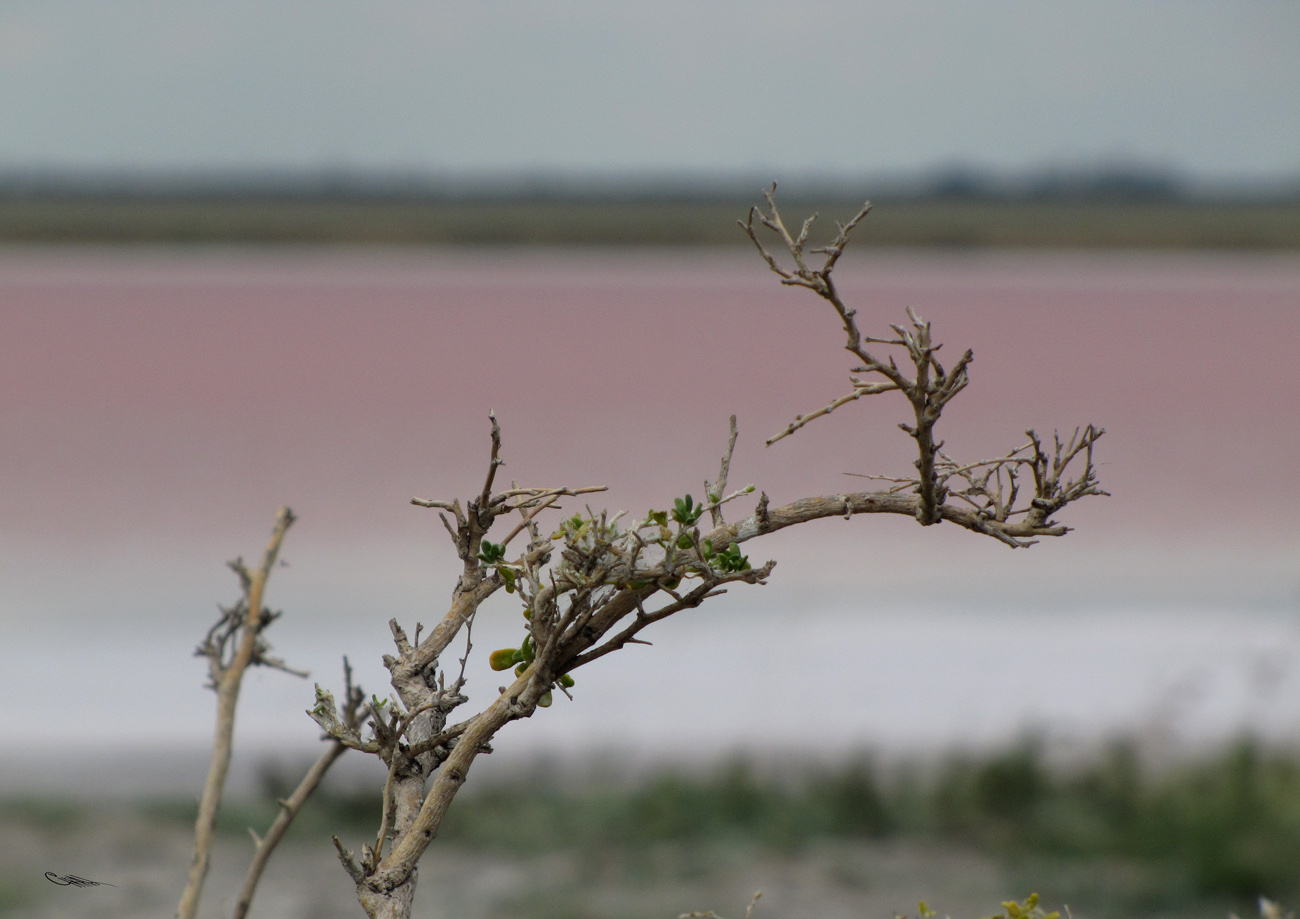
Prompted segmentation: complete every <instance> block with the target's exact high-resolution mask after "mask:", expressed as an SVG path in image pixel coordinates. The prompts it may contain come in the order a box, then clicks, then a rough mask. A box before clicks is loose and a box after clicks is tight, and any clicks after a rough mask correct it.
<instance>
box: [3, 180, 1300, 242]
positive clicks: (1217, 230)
mask: <svg viewBox="0 0 1300 919" xmlns="http://www.w3.org/2000/svg"><path fill="white" fill-rule="evenodd" d="M760 202H761V195H760V193H759V190H758V189H755V193H754V195H753V196H752V198H745V199H742V198H736V199H735V200H671V199H667V200H661V199H650V200H621V201H617V200H616V201H601V200H588V199H576V200H564V199H551V198H541V199H526V198H525V199H518V200H516V199H489V200H484V201H461V200H455V201H438V200H428V199H410V200H403V199H391V200H385V199H378V200H376V199H365V198H343V199H337V200H331V199H328V198H325V199H321V198H300V197H288V198H279V199H277V198H274V197H220V196H215V197H207V198H204V197H195V198H166V197H148V196H144V197H129V196H119V197H113V196H102V197H95V196H86V197H35V198H25V197H4V198H0V242H8V243H68V242H81V243H86V242H94V243H347V244H356V243H360V244H395V245H401V244H418V245H615V246H618V245H748V242H747V240H746V239H745V236H744V234H743V233H742V232H741V231H740V229H739V228H738V227H737V226H736V220H737V219H739V218H742V217H744V216H745V214H746V213H747V212H748V209H749V207H750V205H751V204H756V203H760ZM860 203H861V202H860V201H859V200H848V199H845V200H816V201H813V200H802V201H801V200H796V199H793V198H791V199H788V200H785V201H783V202H782V207H783V210H784V211H785V212H786V213H787V214H788V215H790V216H791V217H792V218H793V217H795V216H797V217H799V218H800V219H801V218H802V216H804V215H805V214H807V213H811V212H813V211H819V212H820V213H822V214H823V215H824V218H825V220H826V224H825V225H826V227H828V228H829V227H831V221H832V220H833V219H840V220H844V219H847V218H848V217H849V216H851V215H852V214H853V213H854V212H855V211H856V209H857V207H858V206H859V205H860ZM859 232H860V234H861V235H862V236H863V237H864V238H865V239H867V240H869V241H870V242H871V243H872V244H875V245H887V246H940V247H963V248H965V247H1028V248H1045V247H1071V248H1073V247H1081V248H1096V247H1124V248H1157V249H1207V248H1208V249H1284V250H1285V249H1295V248H1300V202H1298V201H1279V202H1231V201H1196V200H1181V199H1171V200H1163V199H1162V200H1140V199H1139V200H1114V199H1102V200H1088V199H1075V200H1070V199H1062V200H1053V199H1044V200H1032V199H1030V200H1017V199H1010V200H987V199H973V200H971V199H961V198H954V199H929V200H898V201H884V202H880V203H879V204H878V206H877V208H876V209H875V210H874V211H873V213H872V215H871V217H870V218H869V219H868V221H867V223H866V224H865V225H864V226H863V227H862V229H861V230H860V231H859Z"/></svg>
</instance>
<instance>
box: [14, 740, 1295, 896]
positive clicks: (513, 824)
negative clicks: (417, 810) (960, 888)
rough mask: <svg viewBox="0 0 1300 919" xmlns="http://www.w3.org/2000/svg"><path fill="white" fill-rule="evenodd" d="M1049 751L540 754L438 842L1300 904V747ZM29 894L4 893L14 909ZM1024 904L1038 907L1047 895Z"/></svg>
mask: <svg viewBox="0 0 1300 919" xmlns="http://www.w3.org/2000/svg"><path fill="white" fill-rule="evenodd" d="M1047 753H1048V751H1047V750H1046V748H1045V747H1044V745H1043V744H1041V743H1038V742H1032V741H1030V742H1025V743H1021V744H1018V745H1015V746H1013V747H1010V748H1008V749H1005V750H1002V751H1000V752H996V753H994V754H990V755H984V756H973V755H967V756H954V757H951V758H948V759H947V760H945V761H942V762H939V763H930V764H926V765H923V766H921V765H915V766H908V765H905V764H898V765H893V766H890V767H884V766H882V765H881V764H880V763H878V762H876V761H874V760H873V759H872V758H870V757H858V758H855V759H853V760H851V761H848V762H845V763H842V764H840V765H837V766H834V767H829V766H823V767H813V766H807V767H803V768H795V767H794V765H793V764H787V766H786V767H785V768H782V769H780V770H764V769H760V768H758V767H756V766H754V765H753V764H751V763H749V762H747V761H744V760H733V761H731V762H728V763H725V764H722V765H719V766H716V767H714V768H712V769H708V770H699V771H683V770H660V771H657V772H651V773H646V774H643V775H640V776H639V777H628V776H626V775H618V774H616V773H615V771H614V770H613V767H612V766H611V767H610V768H609V769H607V771H605V772H603V773H602V772H599V771H596V772H585V773H583V772H573V771H566V770H565V769H564V768H563V767H561V766H559V765H557V764H554V763H545V762H543V763H536V764H534V765H533V767H531V768H530V769H529V770H528V771H527V772H524V773H520V774H518V775H517V776H516V777H514V778H513V779H511V780H509V781H503V780H497V781H495V782H492V781H487V782H480V783H479V784H478V785H477V786H476V787H471V788H469V789H467V791H466V792H465V794H464V795H463V796H462V797H461V798H460V799H459V801H458V804H457V806H456V807H455V808H453V809H452V810H451V811H450V812H449V814H448V817H447V820H446V821H445V823H444V824H443V825H442V827H441V829H440V831H439V834H438V835H439V842H438V845H439V846H445V847H452V848H456V849H460V850H462V851H464V850H468V851H477V852H480V853H483V854H485V855H494V854H495V855H501V856H510V857H524V858H529V857H543V858H544V857H549V856H553V855H558V854H561V853H566V854H567V856H568V857H570V858H574V859H576V862H577V863H578V864H581V865H586V866H589V870H590V872H594V874H593V875H592V876H593V878H594V877H604V876H605V875H604V874H602V872H604V873H612V875H613V876H619V877H626V878H632V879H640V880H639V881H637V882H638V883H654V882H655V881H654V879H655V878H658V877H660V876H661V875H663V874H664V872H668V875H665V876H672V877H679V876H685V874H689V873H690V872H692V871H695V872H704V873H706V874H707V873H709V872H718V871H724V870H729V869H727V867H726V866H728V865H734V864H736V863H737V860H738V859H739V860H742V861H744V862H752V861H754V860H760V861H761V860H762V859H763V858H764V857H773V856H774V857H775V858H776V860H777V861H778V862H793V861H796V860H798V859H800V858H802V857H804V856H808V857H816V856H817V853H819V852H822V853H825V852H827V851H845V852H847V851H863V850H853V849H852V848H851V847H853V846H865V847H867V851H874V852H877V853H881V852H890V851H893V850H895V849H899V850H906V851H911V852H916V851H933V852H935V853H953V852H972V853H978V854H979V855H980V856H981V857H990V858H993V859H994V860H995V863H997V864H1000V865H1001V867H1002V870H1004V872H1005V875H1004V877H1005V879H1006V884H1007V887H1006V888H1004V889H1007V890H1014V889H1019V890H1038V891H1040V892H1041V893H1042V895H1043V901H1042V902H1044V903H1051V904H1054V906H1053V909H1055V908H1056V907H1055V905H1059V904H1061V903H1070V904H1072V905H1074V906H1076V907H1079V908H1083V907H1086V909H1081V913H1082V912H1086V914H1087V915H1093V916H1099V915H1100V916H1105V915H1116V916H1146V917H1157V916H1165V917H1172V916H1182V917H1187V916H1193V915H1195V916H1210V915H1218V916H1222V915H1225V914H1226V913H1227V912H1228V911H1229V910H1235V911H1236V912H1237V914H1238V915H1242V916H1245V915H1253V914H1255V912H1256V910H1255V906H1254V904H1255V901H1256V898H1257V897H1258V896H1260V895H1264V896H1266V897H1269V898H1270V899H1276V900H1281V901H1283V902H1292V903H1294V902H1297V900H1298V899H1300V872H1297V871H1296V867H1295V866H1296V865H1298V864H1300V752H1297V751H1294V750H1281V749H1272V748H1268V747H1265V746H1263V745H1261V744H1259V743H1256V742H1253V741H1242V742H1240V743H1238V744H1235V745H1233V746H1231V747H1229V748H1226V749H1223V750H1220V751H1218V752H1216V753H1214V754H1212V755H1206V756H1204V757H1202V758H1199V759H1196V760H1189V761H1186V762H1180V763H1176V764H1167V765H1163V766H1158V767H1157V766H1152V765H1149V764H1147V763H1146V762H1145V761H1144V758H1143V757H1142V756H1141V755H1140V751H1139V750H1138V748H1137V747H1136V746H1135V745H1134V744H1131V743H1116V744H1114V745H1112V746H1110V747H1109V748H1108V749H1106V750H1104V751H1101V752H1100V753H1099V754H1098V755H1096V756H1094V757H1092V758H1090V759H1088V760H1087V761H1080V762H1071V763H1065V764H1062V763H1057V762H1055V761H1053V760H1051V759H1049V757H1048V755H1047ZM294 776H296V770H295V769H293V768H291V767H290V768H284V769H280V768H276V767H271V766H267V767H266V768H264V770H263V773H262V786H263V794H262V795H261V797H260V798H257V799H253V800H238V799H236V800H233V801H231V802H229V804H228V806H227V807H226V808H224V809H223V810H222V812H221V816H220V818H219V821H218V827H217V828H218V831H219V832H221V833H224V834H226V835H228V836H230V837H232V838H234V837H239V838H244V837H246V835H247V831H248V828H249V827H252V828H254V829H256V830H258V831H259V832H261V831H263V830H264V829H265V828H266V827H267V826H269V825H270V822H271V821H272V819H274V817H275V813H276V809H277V807H276V804H275V803H274V802H275V799H276V798H278V797H284V796H286V795H287V794H288V793H289V792H290V791H291V788H290V782H291V781H296V778H293V777H294ZM379 806H380V805H379V795H378V792H377V791H375V792H373V793H371V792H367V793H365V794H350V793H344V792H342V791H340V790H338V789H331V788H330V787H329V786H328V783H327V785H326V787H324V788H322V789H321V790H320V791H319V792H318V793H317V795H316V796H315V797H313V799H312V800H311V801H310V802H309V803H308V804H307V806H306V807H305V808H304V810H303V811H302V813H301V815H300V817H299V819H298V820H297V821H296V822H295V824H294V826H293V827H292V829H291V830H290V833H289V841H290V842H291V843H293V842H297V843H299V844H309V845H319V844H320V841H321V840H322V839H327V838H328V836H329V835H330V834H333V833H336V834H338V835H340V836H341V837H342V838H343V839H344V840H345V841H347V840H353V841H355V840H357V839H364V838H372V837H373V833H374V826H375V823H376V819H377V818H376V815H377V814H378V812H379ZM144 811H145V813H146V814H147V815H148V816H150V817H151V818H152V819H153V820H155V821H158V822H159V823H165V824H172V825H176V826H184V827H188V826H189V825H191V824H192V823H193V821H194V817H195V804H194V802H192V801H191V802H154V803H151V804H148V805H146V806H145V808H144ZM0 818H3V819H4V820H6V821H8V822H9V824H11V825H30V826H32V827H39V828H47V829H48V828H52V829H53V830H54V831H55V832H57V833H68V832H75V831H76V829H77V827H79V826H82V825H85V823H86V821H87V820H89V819H92V818H93V815H92V814H89V813H87V812H85V811H83V810H81V809H80V808H78V807H76V806H74V805H69V804H66V803H56V804H47V803H44V802H42V801H34V800H30V799H24V800H16V801H9V802H4V803H2V804H0ZM828 846H829V847H831V848H830V849H829V850H828V848H827V847H828ZM837 846H840V847H843V846H849V847H850V849H842V850H841V849H835V847H837ZM844 857H846V856H836V858H837V859H839V860H840V861H842V859H843V858H844ZM860 857H866V856H860ZM949 857H951V856H949ZM674 872H675V874H674ZM3 880H4V879H3V878H0V881H3ZM0 886H2V885H0ZM918 892H919V891H918ZM20 894H21V891H20V890H18V889H17V888H12V889H9V888H6V889H5V890H0V905H2V904H3V902H4V898H5V897H10V898H19V899H21V897H20ZM15 902H17V901H15ZM1018 908H1019V909H1020V910H1021V911H1022V913H1024V914H1025V915H1032V909H1033V908H1034V907H1033V904H1029V903H1028V901H1023V902H1021V903H1020V904H1018ZM1004 909H1005V910H1006V912H1007V915H1008V916H1010V915H1011V912H1010V909H1009V907H1005V906H1004ZM760 914H761V910H760ZM760 919H761V915H760Z"/></svg>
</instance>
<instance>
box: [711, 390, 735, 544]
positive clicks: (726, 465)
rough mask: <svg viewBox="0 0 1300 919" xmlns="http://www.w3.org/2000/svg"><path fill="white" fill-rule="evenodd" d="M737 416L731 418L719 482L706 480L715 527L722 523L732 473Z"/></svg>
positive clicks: (719, 469)
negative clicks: (724, 502) (724, 498)
mask: <svg viewBox="0 0 1300 919" xmlns="http://www.w3.org/2000/svg"><path fill="white" fill-rule="evenodd" d="M737 434H738V431H737V428H736V416H735V415H732V416H731V436H730V437H729V438H727V452H726V453H724V454H723V455H722V463H721V465H720V466H719V468H718V480H717V481H716V482H712V483H710V482H709V480H708V479H705V480H704V491H705V494H706V495H708V496H709V517H710V519H711V520H712V521H713V525H714V526H718V525H719V524H720V523H722V508H721V500H720V499H721V498H722V496H723V495H724V494H726V491H727V475H728V474H729V473H730V472H731V455H732V454H733V453H735V452H736V436H737Z"/></svg>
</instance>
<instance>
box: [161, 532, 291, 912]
mask: <svg viewBox="0 0 1300 919" xmlns="http://www.w3.org/2000/svg"><path fill="white" fill-rule="evenodd" d="M294 519H295V518H294V516H293V511H291V510H289V508H287V507H282V508H280V510H279V513H277V514H276V518H275V526H274V527H273V528H272V530H271V539H270V542H269V543H268V544H267V547H266V552H265V553H264V554H263V556H262V564H261V566H259V567H258V569H257V570H256V571H253V572H250V571H249V570H248V569H247V568H246V567H244V564H243V562H242V561H241V560H237V561H236V562H235V563H233V564H232V565H231V568H232V569H234V571H235V573H236V574H237V575H239V581H240V586H241V587H242V588H243V592H244V597H243V599H242V600H241V602H240V604H239V605H237V606H236V607H235V608H234V609H235V610H236V611H242V613H243V615H242V617H241V616H238V614H237V613H231V614H230V615H231V618H232V620H239V621H238V622H237V624H235V623H234V622H232V625H234V628H232V629H231V630H230V631H229V632H228V633H227V637H229V638H232V639H233V637H234V636H235V634H236V633H238V634H239V644H238V646H237V648H236V649H235V652H234V655H233V657H232V658H231V659H230V661H229V663H228V664H222V662H221V650H220V648H219V647H217V648H213V649H209V651H204V649H203V648H200V652H201V653H209V660H210V667H209V670H210V673H211V674H212V676H213V683H214V684H215V688H216V691H217V726H216V736H215V738H214V739H213V743H212V764H211V766H210V767H209V769H208V778H207V782H206V783H205V784H204V786H203V796H202V798H201V799H200V801H199V813H198V817H197V818H196V819H195V822H194V858H193V860H192V861H191V863H190V872H189V877H188V879H187V881H186V884H185V890H184V891H182V893H181V899H180V903H179V904H178V905H177V907H176V916H177V919H193V916H194V914H195V913H196V912H197V910H198V906H199V897H200V896H201V895H202V892H203V881H204V879H205V878H206V877H207V873H208V863H209V858H210V854H211V849H212V836H213V831H214V828H215V825H216V818H217V810H218V809H219V808H220V806H221V795H222V792H223V791H224V790H225V786H226V774H227V772H228V770H229V768H230V754H231V746H232V741H233V736H234V731H235V706H236V704H237V703H238V701H239V687H240V684H241V682H242V680H243V678H244V672H245V671H246V670H247V669H248V667H249V666H250V665H251V664H252V663H253V659H254V655H255V654H257V653H258V652H259V648H258V637H259V635H260V633H261V631H262V629H264V628H265V627H266V626H267V625H269V624H270V623H271V622H272V621H273V620H274V618H275V617H274V616H273V615H271V614H270V613H269V611H267V610H264V609H263V606H262V597H263V595H264V593H265V591H266V582H267V580H268V579H269V578H270V577H271V571H272V569H273V568H274V567H275V560H276V558H277V557H278V556H279V554H280V544H281V542H283V540H284V535H285V533H287V532H288V530H289V527H291V526H292V525H293V522H294ZM208 634H209V636H211V635H212V634H213V633H212V632H209V633H208ZM214 655H215V656H214Z"/></svg>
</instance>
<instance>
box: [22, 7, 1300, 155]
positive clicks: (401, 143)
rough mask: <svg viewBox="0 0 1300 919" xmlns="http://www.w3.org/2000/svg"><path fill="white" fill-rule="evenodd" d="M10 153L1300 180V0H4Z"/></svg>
mask: <svg viewBox="0 0 1300 919" xmlns="http://www.w3.org/2000/svg"><path fill="white" fill-rule="evenodd" d="M0 124H3V126H4V127H3V131H0V169H3V170H13V169H19V170H27V169H33V168H36V169H60V170H61V169H69V168H71V169H94V170H154V169H161V170H168V171H174V170H213V169H217V170H227V169H253V170H257V169H267V168H271V169H311V170H320V169H329V170H338V171H341V172H348V171H356V172H363V171H368V170H402V171H418V172H427V173H431V174H435V175H437V174H441V175H447V174H451V175H464V174H466V173H477V174H480V175H481V174H487V175H488V176H489V177H490V176H494V175H500V174H513V175H518V174H528V173H532V174H538V173H540V174H553V173H561V174H567V175H579V176H581V175H588V174H590V173H592V172H598V173H606V174H633V175H643V176H649V175H651V174H664V173H680V172H692V173H707V174H715V175H716V174H725V175H739V174H744V175H747V176H748V175H751V174H762V175H763V176H765V177H766V176H768V175H774V176H779V177H782V178H787V179H788V178H793V177H797V176H809V175H831V176H864V175H866V176H871V175H898V174H906V173H915V172H927V171H932V170H936V169H944V168H949V167H954V166H968V167H975V168H986V169H992V170H996V171H1005V172H1008V173H1014V172H1016V171H1019V170H1023V169H1031V170H1041V169H1045V168H1066V169H1079V168H1093V167H1097V166H1101V165H1114V164H1125V165H1137V166H1142V167H1146V168H1152V167H1154V168H1166V167H1167V168H1171V169H1174V170H1178V171H1180V172H1182V173H1184V174H1186V175H1187V176H1189V177H1192V178H1194V179H1200V180H1206V181H1223V180H1229V181H1235V180H1248V181H1259V180H1264V181H1268V180H1277V179H1283V178H1286V177H1294V176H1297V175H1300V4H1296V3H1294V2H1258V0H1256V2H1241V0H1237V2H1222V0H1179V2H1163V0H1143V2H1141V3H1133V2H1129V0H1089V2H1060V3H1042V2H1038V0H1008V2H988V0H945V2H942V3H940V2H924V0H907V2H897V0H896V2H881V0H869V2H867V0H852V2H839V0H821V2H817V0H803V2H799V3H793V2H786V0H744V2H708V0H690V2H679V0H650V2H643V3H637V4H629V3H609V2H607V0H601V2H596V0H547V2H539V0H528V2H509V0H482V2H473V3H469V2H439V3H409V2H382V3H341V2H320V0H311V2H305V0H276V2H274V3H264V2H247V0H227V2H222V3H196V2H166V3H162V2H144V0H116V2H113V3H103V2H100V0H93V2H86V0H83V2H61V3H56V4H52V3H48V2H45V0H9V2H6V3H5V4H4V5H3V7H2V8H0Z"/></svg>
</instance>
